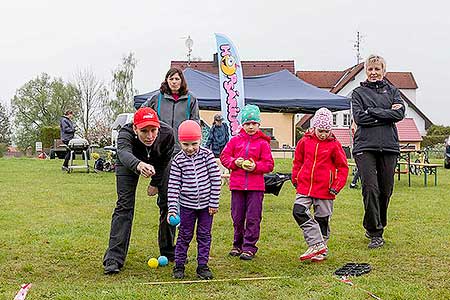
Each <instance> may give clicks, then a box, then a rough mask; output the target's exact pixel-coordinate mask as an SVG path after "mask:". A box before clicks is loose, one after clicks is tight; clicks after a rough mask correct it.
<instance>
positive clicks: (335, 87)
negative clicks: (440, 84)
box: [296, 63, 418, 93]
mask: <svg viewBox="0 0 450 300" xmlns="http://www.w3.org/2000/svg"><path fill="white" fill-rule="evenodd" d="M363 69H364V63H360V64H358V65H355V66H353V67H351V68H348V69H346V70H344V71H297V73H296V75H297V77H298V78H300V79H302V80H304V81H306V82H308V83H310V84H312V85H315V86H317V87H320V88H329V89H330V91H331V92H332V93H337V92H339V91H340V90H341V89H342V88H343V87H344V86H345V85H346V84H347V83H348V82H349V81H351V80H353V79H355V76H356V75H357V74H358V73H359V72H360V71H361V70H363ZM386 78H387V79H388V80H389V81H390V82H391V83H392V84H393V85H394V86H396V87H397V88H399V89H417V88H418V86H417V83H416V80H415V79H414V76H413V74H412V73H411V72H387V73H386Z"/></svg>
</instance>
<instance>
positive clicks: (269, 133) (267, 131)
mask: <svg viewBox="0 0 450 300" xmlns="http://www.w3.org/2000/svg"><path fill="white" fill-rule="evenodd" d="M259 129H260V130H261V131H262V132H263V133H264V134H265V135H267V136H268V137H270V138H271V139H272V140H273V139H274V137H273V128H269V127H260V128H259Z"/></svg>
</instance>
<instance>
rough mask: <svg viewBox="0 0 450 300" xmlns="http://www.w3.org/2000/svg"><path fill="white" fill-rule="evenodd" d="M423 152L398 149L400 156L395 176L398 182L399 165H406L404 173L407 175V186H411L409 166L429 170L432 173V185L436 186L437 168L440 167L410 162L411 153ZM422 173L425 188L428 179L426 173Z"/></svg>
mask: <svg viewBox="0 0 450 300" xmlns="http://www.w3.org/2000/svg"><path fill="white" fill-rule="evenodd" d="M422 151H423V150H416V149H400V156H399V158H398V161H397V167H396V169H397V174H398V180H400V173H401V172H400V165H406V166H407V167H406V171H407V173H408V186H409V187H410V186H411V166H416V167H422V168H428V169H430V170H433V171H434V185H437V168H438V167H440V165H438V164H426V163H415V162H411V153H419V152H422ZM401 159H404V160H405V162H403V161H400V160H401ZM423 173H424V185H425V186H427V179H428V178H427V177H428V171H427V172H425V171H424V172H423Z"/></svg>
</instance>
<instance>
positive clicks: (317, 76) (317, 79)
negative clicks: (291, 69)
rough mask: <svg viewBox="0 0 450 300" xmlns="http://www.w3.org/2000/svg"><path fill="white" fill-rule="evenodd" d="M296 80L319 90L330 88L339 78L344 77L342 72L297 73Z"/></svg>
mask: <svg viewBox="0 0 450 300" xmlns="http://www.w3.org/2000/svg"><path fill="white" fill-rule="evenodd" d="M295 75H297V77H298V78H300V79H301V80H303V81H306V82H308V83H310V84H312V85H314V86H317V87H319V88H331V87H333V86H334V84H335V83H336V82H338V80H339V78H341V77H342V75H344V72H343V71H297V73H296V74H295Z"/></svg>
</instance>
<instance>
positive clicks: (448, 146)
mask: <svg viewBox="0 0 450 300" xmlns="http://www.w3.org/2000/svg"><path fill="white" fill-rule="evenodd" d="M444 167H445V168H446V169H450V136H449V137H448V138H447V139H446V140H445V155H444Z"/></svg>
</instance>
